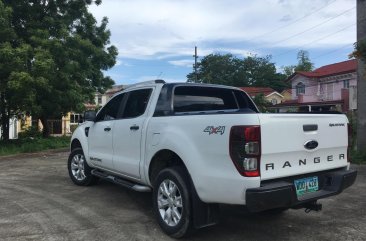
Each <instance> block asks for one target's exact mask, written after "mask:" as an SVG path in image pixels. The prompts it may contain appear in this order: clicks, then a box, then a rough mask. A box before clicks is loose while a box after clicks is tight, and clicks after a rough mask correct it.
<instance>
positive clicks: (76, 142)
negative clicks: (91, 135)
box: [70, 138, 83, 151]
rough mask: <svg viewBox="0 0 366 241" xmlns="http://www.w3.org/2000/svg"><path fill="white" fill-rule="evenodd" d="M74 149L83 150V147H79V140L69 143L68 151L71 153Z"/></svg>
mask: <svg viewBox="0 0 366 241" xmlns="http://www.w3.org/2000/svg"><path fill="white" fill-rule="evenodd" d="M76 148H81V149H83V146H82V145H81V142H80V141H79V139H77V138H75V139H73V140H72V141H71V144H70V151H73V150H74V149H76Z"/></svg>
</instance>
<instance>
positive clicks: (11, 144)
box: [0, 136, 70, 156]
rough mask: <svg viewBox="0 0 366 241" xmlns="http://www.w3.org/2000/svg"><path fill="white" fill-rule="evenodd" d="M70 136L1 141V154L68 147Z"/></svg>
mask: <svg viewBox="0 0 366 241" xmlns="http://www.w3.org/2000/svg"><path fill="white" fill-rule="evenodd" d="M69 145H70V137H69V136H61V137H49V138H34V139H31V138H24V139H16V140H9V141H0V156H7V155H13V154H18V153H28V152H39V151H44V150H50V149H58V148H64V147H68V146H69Z"/></svg>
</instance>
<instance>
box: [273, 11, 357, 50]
mask: <svg viewBox="0 0 366 241" xmlns="http://www.w3.org/2000/svg"><path fill="white" fill-rule="evenodd" d="M354 9H356V7H352V8H350V9H347V10H346V11H343V12H342V13H340V14H338V15H336V16H334V17H332V18H329V19H327V20H326V21H324V22H321V23H319V24H316V25H314V26H312V27H310V28H308V29H305V30H304V31H301V32H299V33H296V34H294V35H291V36H289V37H287V38H284V39H282V40H280V41H277V42H275V43H272V45H276V44H278V43H281V42H283V41H285V40H289V39H291V38H294V37H297V36H299V35H301V34H303V33H306V32H308V31H310V30H313V29H315V28H317V27H319V26H322V25H324V24H325V23H328V22H330V21H332V20H333V19H336V18H338V17H340V16H342V15H344V14H346V13H347V12H349V11H351V10H354Z"/></svg>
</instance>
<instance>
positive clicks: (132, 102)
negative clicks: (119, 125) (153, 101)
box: [122, 89, 152, 118]
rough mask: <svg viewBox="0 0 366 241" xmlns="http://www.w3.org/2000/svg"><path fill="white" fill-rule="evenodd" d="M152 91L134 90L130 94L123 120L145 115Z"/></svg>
mask: <svg viewBox="0 0 366 241" xmlns="http://www.w3.org/2000/svg"><path fill="white" fill-rule="evenodd" d="M151 92H152V89H141V90H133V91H131V92H129V93H128V99H127V102H126V105H125V109H124V111H123V115H122V117H123V118H135V117H138V116H140V115H142V114H144V113H145V110H146V107H147V104H148V103H149V99H150V95H151Z"/></svg>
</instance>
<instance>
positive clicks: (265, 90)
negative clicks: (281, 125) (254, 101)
mask: <svg viewBox="0 0 366 241" xmlns="http://www.w3.org/2000/svg"><path fill="white" fill-rule="evenodd" d="M240 89H242V90H244V91H245V92H246V93H247V94H248V95H249V96H250V97H251V98H254V97H256V96H257V95H261V94H262V95H263V96H264V99H265V100H267V101H268V102H270V103H272V104H273V105H276V104H278V103H281V102H282V100H283V95H281V94H280V93H278V92H277V91H275V90H274V89H272V88H270V87H240Z"/></svg>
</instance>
